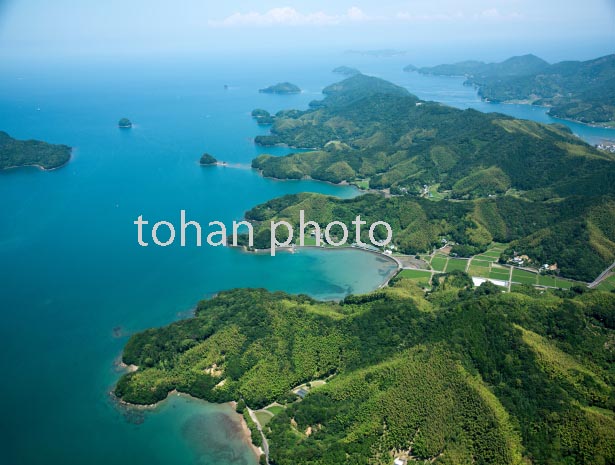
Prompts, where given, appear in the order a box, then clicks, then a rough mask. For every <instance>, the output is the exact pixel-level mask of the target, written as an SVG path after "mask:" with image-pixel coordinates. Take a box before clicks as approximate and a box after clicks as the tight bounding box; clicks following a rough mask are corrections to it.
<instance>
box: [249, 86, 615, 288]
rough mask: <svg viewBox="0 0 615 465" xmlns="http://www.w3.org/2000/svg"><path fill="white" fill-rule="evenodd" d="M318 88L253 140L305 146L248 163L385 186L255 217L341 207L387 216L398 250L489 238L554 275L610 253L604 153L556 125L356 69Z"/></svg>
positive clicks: (589, 276) (602, 261)
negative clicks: (445, 99) (449, 102)
mask: <svg viewBox="0 0 615 465" xmlns="http://www.w3.org/2000/svg"><path fill="white" fill-rule="evenodd" d="M324 93H325V95H326V98H325V99H324V100H322V101H320V102H316V103H314V104H312V105H311V106H312V108H310V109H308V110H305V111H285V112H281V113H278V114H277V115H276V118H275V122H274V123H273V125H272V126H271V133H270V134H269V135H260V136H257V137H256V138H255V141H256V143H258V144H261V145H275V144H287V145H289V146H293V147H308V148H309V147H311V148H312V150H311V151H308V152H299V153H294V154H290V155H286V156H281V157H280V156H271V155H261V156H259V157H258V158H256V159H254V160H253V162H252V166H253V167H254V168H256V169H258V170H260V171H261V172H262V173H263V175H265V176H268V177H273V178H278V179H303V178H312V179H318V180H322V181H328V182H332V183H341V182H347V183H354V184H356V185H358V186H360V187H362V188H369V189H370V190H372V191H373V190H377V191H380V192H382V193H384V194H385V195H378V196H373V197H367V196H364V197H358V198H356V199H353V200H345V201H338V200H336V199H333V198H328V197H322V196H313V195H312V194H309V195H308V194H306V195H305V196H302V195H298V196H287V197H285V198H283V199H276V201H275V202H273V203H267V204H265V205H263V206H259V207H257V208H255V209H254V210H253V211H251V212H249V213H248V218H249V219H251V220H254V221H256V222H257V227H259V226H260V227H262V228H266V225H267V221H268V220H269V219H270V218H275V217H280V218H284V219H285V220H288V219H289V218H292V219H293V221H294V220H295V217H296V212H297V211H298V209H299V207H301V208H304V209H305V210H306V214H311V215H313V217H315V218H316V221H318V222H321V221H323V222H324V223H323V224H326V222H327V221H328V220H326V219H327V218H330V215H331V212H332V211H336V212H338V213H337V214H338V215H339V214H341V213H340V212H341V211H342V210H343V211H344V212H345V213H344V215H346V214H348V215H356V214H362V215H363V216H365V217H366V219H368V220H372V221H376V220H377V219H378V220H385V221H387V222H388V223H389V224H390V225H391V226H392V227H393V229H394V231H395V233H394V238H395V239H394V241H395V245H396V247H397V248H398V249H399V250H400V251H402V252H404V253H408V254H416V253H425V252H429V251H431V250H432V249H433V248H434V247H436V246H438V245H439V244H441V241H442V240H446V241H450V242H453V243H455V244H456V245H455V246H454V248H453V253H455V254H456V255H458V256H462V257H468V256H471V255H474V254H476V253H480V252H482V251H484V250H485V249H486V248H487V246H488V245H489V244H490V243H491V242H492V241H496V242H502V243H507V244H510V245H509V249H508V250H507V252H506V253H504V254H503V257H502V259H503V260H506V258H507V257H508V258H510V257H511V256H512V255H514V253H515V252H517V253H519V254H523V255H527V256H528V257H530V258H531V259H532V260H535V261H536V262H539V263H541V264H544V263H553V262H557V263H558V265H559V272H560V273H561V274H562V276H566V277H570V278H574V279H580V280H583V281H587V282H589V281H592V280H593V279H594V278H595V277H596V276H597V275H599V274H600V272H601V271H602V270H604V269H605V268H606V267H607V266H608V265H609V264H611V263H612V262H613V261H615V234H614V233H613V229H612V228H611V226H610V225H612V224H615V199H614V196H615V174H614V173H615V155H614V154H611V153H609V152H605V151H600V150H598V149H596V148H595V147H592V146H590V145H588V144H586V143H585V142H583V141H582V140H580V139H579V138H577V137H575V136H574V135H573V134H572V133H571V132H570V131H569V130H568V129H567V128H566V127H565V126H561V125H543V124H539V123H535V122H531V121H525V120H517V119H514V118H512V117H509V116H505V115H501V114H496V113H481V112H478V111H476V110H471V109H469V110H459V109H456V108H452V107H447V106H444V105H441V104H439V103H435V102H427V101H421V100H419V99H418V98H417V97H416V96H414V95H412V94H410V93H409V92H407V91H406V90H405V89H403V88H401V87H398V86H396V85H394V84H392V83H389V82H386V81H383V80H381V79H378V78H374V77H369V76H365V75H357V76H353V77H351V78H348V79H346V80H344V81H342V82H340V83H337V84H334V85H332V86H329V87H328V88H326V89H325V90H324ZM434 195H435V197H434ZM434 200H441V201H440V202H438V201H434ZM312 208H313V213H312V210H311V209H312ZM291 214H292V215H291ZM319 216H320V217H319ZM343 217H345V216H343ZM325 220H326V221H325ZM261 222H262V223H261ZM262 234H265V233H264V232H262ZM256 236H257V237H259V233H256ZM351 236H352V233H351ZM352 239H353V238H352V237H351V240H352Z"/></svg>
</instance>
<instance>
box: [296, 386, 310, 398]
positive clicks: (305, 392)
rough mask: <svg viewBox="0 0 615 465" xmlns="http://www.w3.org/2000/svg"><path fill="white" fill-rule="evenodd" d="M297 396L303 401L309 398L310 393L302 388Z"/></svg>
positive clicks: (298, 390)
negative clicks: (306, 397)
mask: <svg viewBox="0 0 615 465" xmlns="http://www.w3.org/2000/svg"><path fill="white" fill-rule="evenodd" d="M295 394H297V395H298V396H299V397H301V398H302V399H303V398H304V397H305V396H307V394H308V391H307V390H306V389H304V388H300V389H297V392H296V393H295Z"/></svg>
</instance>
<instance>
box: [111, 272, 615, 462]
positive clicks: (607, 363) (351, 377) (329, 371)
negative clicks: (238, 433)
mask: <svg viewBox="0 0 615 465" xmlns="http://www.w3.org/2000/svg"><path fill="white" fill-rule="evenodd" d="M433 287H434V290H433V291H432V292H431V293H429V294H427V295H425V294H424V293H423V291H422V290H420V289H418V288H417V287H415V285H414V284H413V283H412V282H411V281H409V280H406V279H396V280H394V281H393V282H392V283H391V284H390V286H389V287H387V288H384V289H381V290H379V291H377V292H374V293H372V294H368V295H365V296H349V297H348V298H346V299H345V300H344V301H342V302H339V303H323V302H317V301H314V300H312V299H311V298H309V297H306V296H290V295H287V294H285V293H281V292H276V293H270V292H267V291H265V290H260V289H241V290H232V291H225V292H222V293H220V294H219V295H218V296H216V297H215V298H213V299H211V300H206V301H202V302H201V303H200V304H199V306H198V308H197V311H196V314H195V317H193V318H190V319H188V320H183V321H179V322H176V323H173V324H171V325H169V326H167V327H164V328H160V329H152V330H147V331H144V332H142V333H139V334H136V335H134V336H133V337H131V339H130V340H129V342H128V344H127V345H126V348H125V351H124V355H123V361H124V362H125V363H130V364H135V365H138V366H139V369H138V371H136V372H134V373H130V374H126V375H124V376H123V377H122V379H121V380H120V381H119V383H118V385H117V387H116V394H117V395H118V396H119V397H120V398H122V399H123V400H125V401H128V402H133V403H139V404H149V403H153V402H156V401H159V400H161V399H164V398H165V397H166V396H167V394H168V392H169V391H170V390H172V389H178V390H179V391H182V392H186V393H189V394H191V395H194V396H196V397H200V398H203V399H207V400H210V401H214V402H223V401H229V400H238V399H243V401H245V404H247V406H249V407H250V408H261V407H264V406H266V405H268V404H269V403H271V402H273V401H278V402H280V403H281V404H283V405H285V407H286V408H285V409H284V410H283V411H281V412H280V413H278V414H277V415H276V416H275V417H274V418H273V420H271V421H270V422H269V423H268V424H267V426H266V427H265V433H266V435H267V438H268V440H269V445H270V461H271V463H272V464H276V465H285V464H294V463H302V464H305V463H310V464H339V463H357V464H368V463H369V464H390V463H392V458H393V456H405V457H410V459H411V461H417V462H421V463H423V462H424V461H425V460H430V461H432V463H440V464H455V465H458V464H471V463H481V464H522V463H536V464H597V463H602V464H609V463H615V418H614V408H615V391H614V383H615V371H614V365H613V362H614V361H615V344H614V341H615V294H613V293H603V292H599V291H583V290H582V289H580V288H576V289H575V290H574V291H553V292H551V291H545V292H539V291H536V290H533V289H531V288H527V289H522V290H521V291H520V292H513V293H501V292H500V291H498V290H497V289H496V288H495V286H493V285H491V284H484V285H482V286H481V287H479V288H473V287H472V283H471V280H470V279H469V278H468V276H467V275H465V274H463V273H460V272H455V273H452V274H449V275H442V276H440V277H438V278H437V280H436V282H435V283H434V286H433ZM323 378H328V381H327V383H326V384H325V385H323V386H320V387H317V388H314V389H312V390H310V392H309V394H308V395H307V396H306V397H305V398H304V399H303V400H301V401H300V400H299V398H298V397H297V396H295V395H294V394H292V392H291V389H292V388H293V387H295V386H297V385H300V384H301V383H304V382H306V381H310V380H317V379H323ZM242 405H243V403H242Z"/></svg>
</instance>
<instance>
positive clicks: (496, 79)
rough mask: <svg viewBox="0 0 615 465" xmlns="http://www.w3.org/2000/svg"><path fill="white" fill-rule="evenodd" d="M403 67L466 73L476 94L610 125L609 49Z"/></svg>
mask: <svg viewBox="0 0 615 465" xmlns="http://www.w3.org/2000/svg"><path fill="white" fill-rule="evenodd" d="M404 70H405V71H417V72H419V73H421V74H433V75H441V76H466V78H467V81H466V83H467V84H471V85H475V86H477V87H478V88H479V90H478V93H479V95H480V96H481V98H483V99H485V100H489V101H493V102H521V103H530V104H533V105H544V106H549V107H551V109H550V110H549V114H550V115H551V116H554V117H557V118H566V119H571V120H575V121H579V122H581V123H586V124H597V125H603V126H615V54H614V55H607V56H604V57H600V58H596V59H593V60H588V61H562V62H560V63H555V64H549V63H547V62H546V61H545V60H543V59H541V58H539V57H537V56H535V55H523V56H517V57H512V58H509V59H508V60H505V61H503V62H501V63H484V62H482V61H462V62H459V63H454V64H444V65H438V66H433V67H424V68H417V67H415V66H413V65H408V66H406V67H405V68H404Z"/></svg>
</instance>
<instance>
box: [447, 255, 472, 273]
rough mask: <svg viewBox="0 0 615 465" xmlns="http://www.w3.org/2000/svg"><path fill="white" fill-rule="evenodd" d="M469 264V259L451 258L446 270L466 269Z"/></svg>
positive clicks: (448, 271)
mask: <svg viewBox="0 0 615 465" xmlns="http://www.w3.org/2000/svg"><path fill="white" fill-rule="evenodd" d="M467 265H468V261H467V260H461V259H459V258H449V259H448V265H447V267H446V272H447V273H450V272H451V271H455V270H459V271H465V269H466V266H467Z"/></svg>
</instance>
